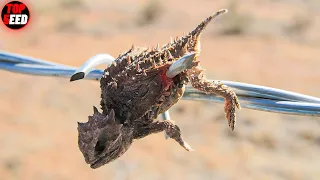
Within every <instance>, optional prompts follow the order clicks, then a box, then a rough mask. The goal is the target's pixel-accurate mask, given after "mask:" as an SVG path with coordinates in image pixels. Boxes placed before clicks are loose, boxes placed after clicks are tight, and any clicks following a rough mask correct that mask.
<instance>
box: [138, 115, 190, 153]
mask: <svg viewBox="0 0 320 180" xmlns="http://www.w3.org/2000/svg"><path fill="white" fill-rule="evenodd" d="M162 131H165V132H166V134H167V135H168V136H169V137H170V138H172V139H174V140H175V141H177V142H178V143H179V144H180V145H181V146H182V147H183V148H184V149H186V150H187V151H192V148H191V147H190V146H189V145H188V144H187V143H186V142H185V141H184V140H183V139H182V138H181V131H180V128H179V127H178V126H177V125H175V124H174V122H173V121H171V120H165V121H156V122H153V123H151V124H149V125H146V126H142V127H139V128H138V129H137V131H135V133H134V139H140V138H143V137H145V136H148V135H150V134H154V133H158V132H162Z"/></svg>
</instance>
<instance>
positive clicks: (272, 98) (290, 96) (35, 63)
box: [0, 52, 320, 119]
mask: <svg viewBox="0 0 320 180" xmlns="http://www.w3.org/2000/svg"><path fill="white" fill-rule="evenodd" d="M0 69H3V70H6V71H11V72H15V73H22V74H30V75H38V76H56V77H66V78H70V77H71V76H72V75H73V73H74V72H76V70H77V68H76V67H72V66H67V65H63V64H58V63H53V62H49V61H45V60H41V59H36V58H32V57H28V56H22V55H19V54H13V53H9V52H0ZM102 73H103V70H93V71H92V72H90V73H89V74H88V75H87V76H86V77H85V79H90V80H99V79H100V77H101V75H102ZM221 82H222V83H223V84H225V85H227V86H229V87H231V88H233V89H234V90H235V92H236V94H237V95H238V98H239V100H240V103H241V106H242V107H243V108H249V109H254V110H260V111H267V112H274V113H283V114H292V115H304V116H317V117H320V98H316V97H312V96H308V95H303V94H299V93H295V92H291V91H285V90H281V89H276V88H271V87H265V86H259V85H253V84H246V83H239V82H233V81H221ZM182 99H183V100H194V101H212V102H218V103H222V102H223V99H222V98H220V97H217V96H215V95H212V94H209V95H207V94H205V93H202V92H200V91H198V90H196V89H194V88H192V87H191V86H187V87H186V91H185V93H184V95H183V98H182ZM163 118H164V119H170V115H169V113H168V112H166V113H164V114H163Z"/></svg>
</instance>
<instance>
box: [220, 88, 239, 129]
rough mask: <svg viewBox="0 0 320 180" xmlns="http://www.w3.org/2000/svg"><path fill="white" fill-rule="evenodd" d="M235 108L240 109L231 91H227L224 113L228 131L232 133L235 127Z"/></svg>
mask: <svg viewBox="0 0 320 180" xmlns="http://www.w3.org/2000/svg"><path fill="white" fill-rule="evenodd" d="M236 108H238V109H241V107H240V103H239V100H238V98H237V95H236V94H235V93H234V92H233V91H229V94H228V96H226V97H225V106H224V111H225V113H226V119H227V121H228V125H229V127H230V129H231V130H232V131H233V130H234V127H235V125H236Z"/></svg>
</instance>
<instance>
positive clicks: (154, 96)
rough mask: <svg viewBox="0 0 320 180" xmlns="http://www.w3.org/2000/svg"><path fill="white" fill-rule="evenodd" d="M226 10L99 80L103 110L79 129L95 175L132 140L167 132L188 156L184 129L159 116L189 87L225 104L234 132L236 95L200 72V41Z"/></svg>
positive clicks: (118, 64) (123, 60) (137, 53)
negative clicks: (184, 61) (184, 63)
mask: <svg viewBox="0 0 320 180" xmlns="http://www.w3.org/2000/svg"><path fill="white" fill-rule="evenodd" d="M226 11H227V10H220V11H218V12H216V13H215V14H214V15H212V16H209V17H208V18H207V19H205V20H204V21H202V22H201V23H200V24H199V25H198V26H197V27H196V28H195V29H194V30H193V31H191V32H190V33H188V34H187V35H184V36H182V37H180V38H176V39H175V40H172V41H171V42H170V43H168V44H166V45H164V46H162V47H160V46H159V45H158V46H156V47H155V48H151V49H148V48H135V47H132V48H131V49H130V50H128V51H127V52H125V53H123V54H120V55H119V56H118V57H117V58H116V60H115V62H114V63H113V64H112V65H111V66H109V67H108V68H107V69H105V70H104V74H103V76H102V78H101V80H100V87H101V102H100V105H101V109H102V112H101V113H100V112H99V111H98V109H97V108H96V107H94V113H93V115H92V116H89V121H88V122H86V123H80V122H79V123H78V133H79V136H78V145H79V149H80V151H81V152H82V153H83V155H84V157H85V161H86V163H88V164H90V167H91V168H93V169H95V168H98V167H101V166H103V165H105V164H107V163H109V162H111V161H113V160H116V159H117V158H119V157H120V156H121V155H123V154H124V153H125V152H126V151H127V150H128V149H129V147H130V145H131V144H132V142H133V140H135V139H140V138H143V137H146V136H148V135H150V134H152V133H158V132H161V131H165V132H166V133H167V135H168V136H169V137H170V138H172V139H174V140H176V141H177V142H178V143H179V144H180V145H181V146H182V147H183V148H185V149H186V150H187V151H190V150H191V147H190V146H189V145H188V144H187V143H186V142H185V141H184V140H183V139H182V137H181V132H180V129H179V127H178V126H177V125H176V124H175V123H174V122H173V121H171V120H169V121H156V120H155V119H156V118H157V116H158V115H159V114H161V113H163V112H165V111H166V110H168V109H169V108H170V107H171V106H172V105H174V104H175V103H177V102H178V101H179V100H180V98H181V97H182V95H183V93H184V90H185V85H186V84H187V83H189V82H190V83H191V85H192V86H193V87H194V88H196V89H198V90H200V91H203V92H205V93H208V94H211V93H212V94H217V95H219V96H222V97H223V98H224V99H225V108H224V110H225V113H226V119H227V120H228V124H229V127H230V128H231V130H234V126H235V122H236V115H235V109H236V108H238V109H240V104H239V101H238V98H237V96H236V94H235V92H234V91H233V90H232V89H230V88H229V87H227V86H226V85H223V84H222V83H220V82H219V81H213V82H209V81H208V80H207V79H206V78H205V75H204V69H202V68H201V66H200V61H199V60H198V56H199V54H200V35H201V33H202V31H203V30H204V29H205V27H206V26H207V25H208V23H209V22H210V21H211V20H212V19H214V18H215V17H217V16H218V15H220V14H222V13H225V12H226ZM190 52H195V56H194V59H193V62H192V66H190V67H188V68H187V69H186V70H184V71H183V72H181V73H179V74H178V75H176V76H174V77H173V78H169V77H168V76H167V75H166V71H167V70H168V68H169V67H170V65H171V64H172V63H173V62H175V61H177V60H178V59H179V58H181V57H182V56H184V55H186V54H187V53H190Z"/></svg>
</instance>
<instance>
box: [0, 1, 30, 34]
mask: <svg viewBox="0 0 320 180" xmlns="http://www.w3.org/2000/svg"><path fill="white" fill-rule="evenodd" d="M1 18H2V22H3V23H4V24H5V25H6V26H7V27H8V28H10V29H14V30H16V29H21V28H23V27H25V26H26V25H27V24H28V22H29V20H30V12H29V9H28V7H27V6H26V5H25V4H24V3H22V2H19V1H11V2H9V3H7V4H6V5H5V6H4V7H3V9H2V12H1Z"/></svg>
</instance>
